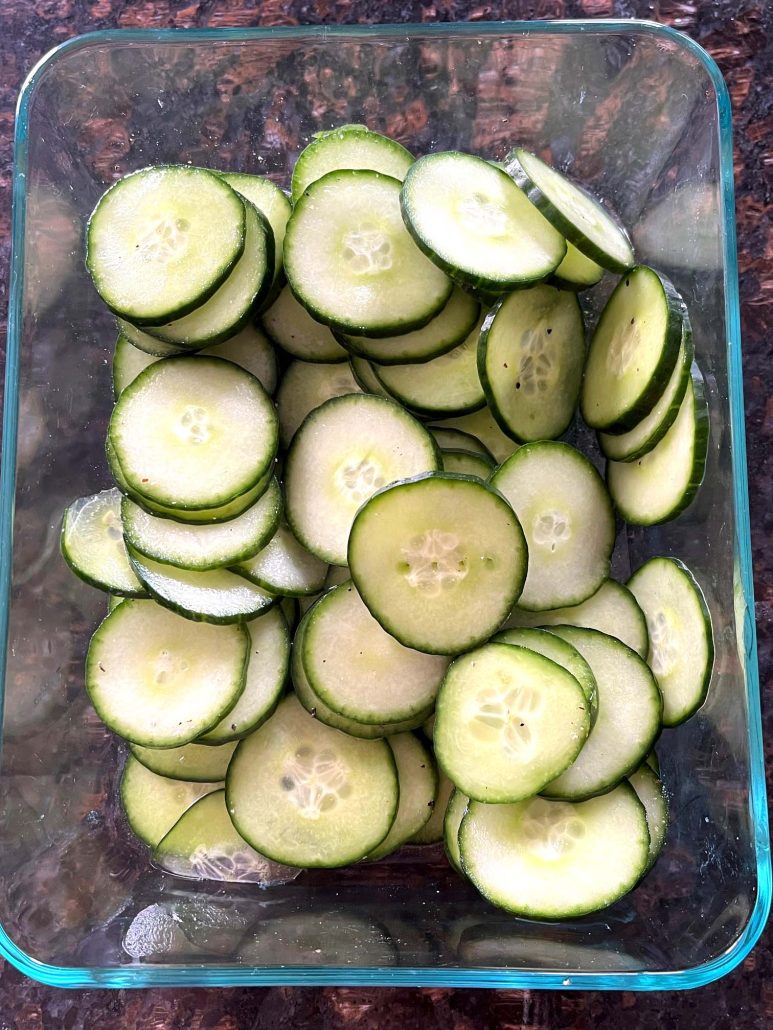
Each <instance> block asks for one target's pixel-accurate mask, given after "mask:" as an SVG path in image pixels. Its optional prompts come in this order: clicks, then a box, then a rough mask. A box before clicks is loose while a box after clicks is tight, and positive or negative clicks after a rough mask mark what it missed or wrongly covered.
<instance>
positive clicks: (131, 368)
mask: <svg viewBox="0 0 773 1030" xmlns="http://www.w3.org/2000/svg"><path fill="white" fill-rule="evenodd" d="M159 360H160V358H157V357H154V356H153V355H152V354H146V353H145V351H143V350H140V349H139V348H138V347H134V346H133V345H132V344H131V343H129V341H128V339H127V338H126V337H125V336H124V335H123V333H121V335H120V336H119V337H118V339H117V340H116V343H115V350H114V351H113V368H112V374H113V397H114V398H115V399H116V400H118V398H119V396H120V395H121V394H122V393H123V391H124V390H125V389H126V387H127V386H128V385H129V383H133V382H134V380H135V379H136V378H137V376H138V375H139V374H140V372H144V371H145V369H146V368H147V367H148V365H153V364H155V363H156V362H157V361H159Z"/></svg>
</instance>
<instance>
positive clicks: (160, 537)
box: [121, 479, 282, 571]
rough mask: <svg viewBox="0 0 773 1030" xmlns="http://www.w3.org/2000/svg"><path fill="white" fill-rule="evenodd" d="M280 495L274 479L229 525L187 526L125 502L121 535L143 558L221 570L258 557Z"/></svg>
mask: <svg viewBox="0 0 773 1030" xmlns="http://www.w3.org/2000/svg"><path fill="white" fill-rule="evenodd" d="M281 514H282V494H281V491H280V489H279V484H278V483H277V481H276V479H272V481H271V483H270V484H269V487H268V489H267V490H266V492H265V493H264V494H263V496H262V497H261V498H259V500H257V501H256V502H255V503H254V504H253V505H252V507H251V508H248V509H247V511H245V512H244V513H243V514H241V515H237V517H236V518H234V519H231V520H230V521H228V522H221V523H215V524H214V525H206V524H204V525H201V524H199V525H188V526H184V525H182V523H180V522H173V521H172V520H171V519H165V518H159V517H158V516H155V515H149V514H148V513H147V512H146V511H143V509H142V508H140V507H139V506H138V505H137V504H135V503H134V501H132V500H131V498H129V497H124V498H123V500H122V502H121V520H122V522H123V532H124V536H125V538H126V540H127V541H128V543H129V545H130V546H131V547H132V548H133V549H134V550H135V551H138V552H139V553H140V554H142V555H144V556H145V557H146V558H154V559H155V560H156V561H159V562H161V563H162V564H164V565H174V566H176V567H178V568H181V569H195V570H199V571H201V570H205V569H219V568H223V567H224V566H226V565H235V564H236V563H237V562H240V561H244V560H245V559H247V558H249V557H251V556H252V555H254V554H256V553H257V552H258V551H260V550H261V548H263V547H265V545H266V544H267V543H268V541H269V540H270V539H271V537H272V536H273V534H274V533H275V532H276V529H277V526H278V525H279V519H280V516H281Z"/></svg>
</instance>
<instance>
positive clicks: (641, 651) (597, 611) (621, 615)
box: [506, 579, 649, 659]
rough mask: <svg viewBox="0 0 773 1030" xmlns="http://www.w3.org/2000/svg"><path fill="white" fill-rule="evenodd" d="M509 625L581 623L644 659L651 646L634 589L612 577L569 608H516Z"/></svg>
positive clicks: (532, 625)
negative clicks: (540, 609)
mask: <svg viewBox="0 0 773 1030" xmlns="http://www.w3.org/2000/svg"><path fill="white" fill-rule="evenodd" d="M506 626H507V627H511V626H519V627H520V626H524V627H538V626H581V627H583V628H585V629H597V630H598V631H599V632H600V633H607V634H609V636H610V637H617V639H618V640H622V642H623V643H624V644H627V645H628V647H630V648H633V650H634V651H636V653H637V654H638V655H640V656H641V657H642V658H645V659H646V657H647V649H648V648H649V637H648V635H647V622H646V620H645V618H644V612H643V611H642V610H641V608H640V607H639V605H638V604H637V603H636V598H635V597H634V596H633V594H632V593H631V591H630V590H629V589H628V588H627V587H624V586H623V584H622V583H616V582H615V580H613V579H606V580H604V582H603V583H602V584H601V586H600V587H599V588H598V590H597V591H596V593H595V594H592V595H591V596H590V597H589V598H588V599H587V601H583V602H582V603H581V604H576V605H572V606H571V607H569V608H554V609H552V610H550V611H542V612H528V611H526V610H525V609H523V608H514V609H513V611H512V612H511V614H510V618H509V619H508V620H507V623H506Z"/></svg>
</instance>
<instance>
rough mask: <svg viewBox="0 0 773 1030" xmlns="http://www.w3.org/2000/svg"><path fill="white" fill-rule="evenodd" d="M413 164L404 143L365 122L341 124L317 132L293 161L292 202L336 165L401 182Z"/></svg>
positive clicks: (296, 200)
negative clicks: (401, 143)
mask: <svg viewBox="0 0 773 1030" xmlns="http://www.w3.org/2000/svg"><path fill="white" fill-rule="evenodd" d="M412 164H413V157H412V155H411V154H410V153H409V152H408V151H407V150H406V149H405V147H402V146H400V144H399V143H397V142H396V141H395V140H393V139H389V138H388V137H387V136H381V135H379V133H377V132H371V130H370V129H368V127H367V126H365V125H342V126H340V127H339V128H338V129H331V130H330V131H328V132H317V133H315V134H314V139H313V140H312V142H311V143H309V145H308V146H307V147H306V149H305V150H302V151H301V153H300V156H299V157H298V160H297V161H296V162H295V168H294V169H293V181H292V199H293V204H295V203H297V202H298V200H299V199H300V197H301V195H302V194H303V193H304V192H305V191H306V190H307V189H308V187H309V186H310V185H311V184H312V183H313V182H316V181H317V179H321V178H322V176H323V175H327V173H328V172H333V171H336V170H337V169H339V168H363V169H371V170H372V171H375V172H382V173H383V174H384V175H390V176H392V178H393V179H399V180H400V181H401V182H402V180H403V179H404V178H405V173H406V172H407V171H408V169H409V168H410V166H411V165H412Z"/></svg>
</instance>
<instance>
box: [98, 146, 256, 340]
mask: <svg viewBox="0 0 773 1030" xmlns="http://www.w3.org/2000/svg"><path fill="white" fill-rule="evenodd" d="M245 223H246V214H245V209H244V204H243V203H242V200H241V199H240V197H239V196H238V194H237V193H235V192H234V191H233V190H232V189H231V188H230V186H228V185H227V184H226V183H224V182H223V181H222V180H221V179H219V178H218V177H217V176H216V175H212V174H211V173H210V172H207V171H205V170H204V169H201V168H186V167H182V166H175V165H160V166H157V167H154V168H143V169H142V170H141V171H138V172H133V173H132V174H131V175H127V176H124V178H123V179H119V181H118V182H117V183H115V185H113V186H111V187H110V189H108V190H107V191H106V192H105V193H103V194H102V196H101V198H100V199H99V202H98V203H97V206H96V207H95V208H94V211H93V212H92V215H91V217H90V218H89V223H88V226H87V229H86V267H87V268H88V270H89V272H90V273H91V277H92V279H93V280H94V285H95V286H96V288H97V291H98V292H99V295H100V297H101V298H102V300H103V301H104V302H105V303H106V304H107V306H108V307H109V308H110V309H111V310H112V311H114V312H115V313H116V314H117V315H121V316H123V317H124V318H126V319H129V320H131V321H132V322H135V323H137V324H138V325H143V324H144V325H153V324H157V323H159V322H162V321H164V320H166V319H172V318H180V317H182V316H184V315H186V314H187V313H188V312H189V311H192V310H193V309H194V308H197V307H199V306H200V305H201V304H203V303H204V302H205V301H206V300H207V299H208V298H209V297H211V296H212V294H213V293H214V292H215V291H216V290H217V289H218V287H219V286H220V285H221V284H222V283H223V282H225V280H226V279H227V277H228V276H229V274H230V272H231V270H232V269H233V268H234V266H235V265H236V263H237V261H238V259H239V258H240V256H241V254H242V252H243V250H244V245H245Z"/></svg>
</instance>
